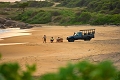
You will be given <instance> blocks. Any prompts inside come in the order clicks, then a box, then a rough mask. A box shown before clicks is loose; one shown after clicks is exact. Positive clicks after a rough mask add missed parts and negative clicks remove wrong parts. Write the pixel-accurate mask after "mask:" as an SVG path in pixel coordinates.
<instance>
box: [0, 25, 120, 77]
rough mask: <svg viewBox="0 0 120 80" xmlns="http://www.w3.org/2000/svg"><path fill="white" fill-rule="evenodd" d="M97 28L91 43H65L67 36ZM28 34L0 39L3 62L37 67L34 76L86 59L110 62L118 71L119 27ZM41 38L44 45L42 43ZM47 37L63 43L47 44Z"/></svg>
mask: <svg viewBox="0 0 120 80" xmlns="http://www.w3.org/2000/svg"><path fill="white" fill-rule="evenodd" d="M91 28H92V29H93V28H94V29H96V33H95V38H94V39H92V40H91V41H83V40H78V41H75V42H68V41H67V40H66V37H67V36H70V35H73V33H74V32H76V31H79V30H81V29H91ZM30 33H31V35H24V36H16V37H10V38H5V39H4V40H0V44H8V43H12V44H14V43H24V44H14V45H12V44H11V45H1V46H0V52H1V54H2V59H1V60H0V63H2V62H18V63H19V64H20V66H21V67H22V68H23V69H25V64H34V63H35V64H36V65H37V70H36V72H35V74H34V75H41V74H44V73H46V72H56V71H57V70H58V68H59V67H61V66H66V65H67V63H68V62H73V63H74V62H78V61H81V60H83V59H88V60H90V61H91V62H100V61H102V60H107V59H109V60H111V61H113V62H114V65H115V66H116V67H117V68H118V69H120V27H115V26H106V27H103V26H47V25H44V26H42V27H39V28H38V27H35V28H32V29H31V31H30ZM43 35H46V36H47V43H43V41H42V37H43ZM50 37H54V39H57V37H62V38H63V39H64V40H63V43H56V41H54V43H50Z"/></svg>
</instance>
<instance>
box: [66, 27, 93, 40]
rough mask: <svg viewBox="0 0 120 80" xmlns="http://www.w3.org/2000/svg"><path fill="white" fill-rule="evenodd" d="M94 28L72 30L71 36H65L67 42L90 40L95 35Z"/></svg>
mask: <svg viewBox="0 0 120 80" xmlns="http://www.w3.org/2000/svg"><path fill="white" fill-rule="evenodd" d="M94 35H95V29H85V30H80V31H79V32H74V34H73V36H69V37H67V40H68V42H74V41H75V40H84V41H90V40H91V39H92V38H94V37H95V36H94Z"/></svg>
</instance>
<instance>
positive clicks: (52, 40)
mask: <svg viewBox="0 0 120 80" xmlns="http://www.w3.org/2000/svg"><path fill="white" fill-rule="evenodd" d="M46 38H47V37H46V35H44V36H43V43H46ZM50 42H51V43H53V42H54V38H53V37H51V38H50ZM56 42H63V38H60V37H58V38H57V39H56Z"/></svg>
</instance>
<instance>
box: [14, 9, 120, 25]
mask: <svg viewBox="0 0 120 80" xmlns="http://www.w3.org/2000/svg"><path fill="white" fill-rule="evenodd" d="M13 19H15V20H21V21H23V22H27V23H31V24H46V23H51V22H52V23H57V24H59V25H79V24H91V25H104V24H108V25H113V24H114V25H118V24H120V14H114V15H111V14H101V13H91V12H86V11H75V10H71V9H63V10H56V11H50V10H48V11H44V10H39V11H34V10H27V11H25V12H24V13H22V14H19V15H18V16H15V17H13Z"/></svg>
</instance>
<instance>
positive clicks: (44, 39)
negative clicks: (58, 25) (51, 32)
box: [43, 35, 46, 43]
mask: <svg viewBox="0 0 120 80" xmlns="http://www.w3.org/2000/svg"><path fill="white" fill-rule="evenodd" d="M43 43H46V35H44V36H43Z"/></svg>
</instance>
